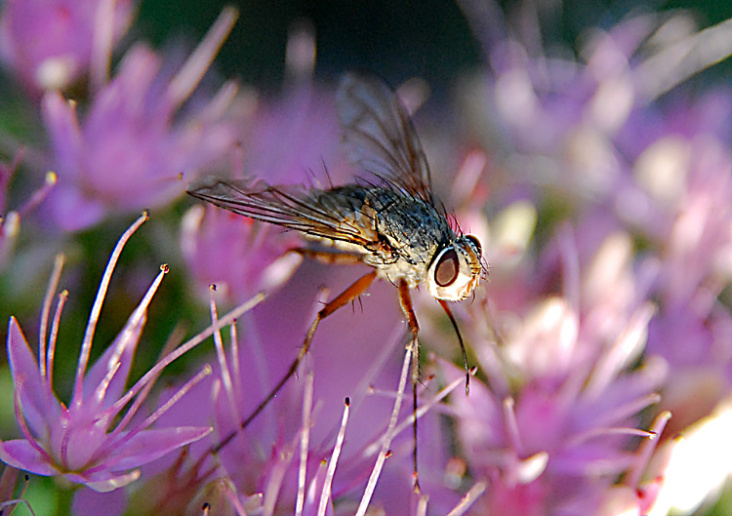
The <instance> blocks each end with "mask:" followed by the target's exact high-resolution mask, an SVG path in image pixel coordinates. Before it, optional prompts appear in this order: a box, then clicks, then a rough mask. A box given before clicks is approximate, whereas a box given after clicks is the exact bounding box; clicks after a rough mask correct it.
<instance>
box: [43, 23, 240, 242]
mask: <svg viewBox="0 0 732 516" xmlns="http://www.w3.org/2000/svg"><path fill="white" fill-rule="evenodd" d="M235 20H236V13H235V11H233V10H231V9H227V10H224V12H223V13H222V14H221V16H220V18H219V20H218V21H217V23H216V24H215V25H214V26H213V27H212V29H211V31H210V32H209V35H208V36H207V37H206V39H204V41H203V42H202V43H201V45H200V46H199V48H198V49H197V51H196V52H194V53H193V54H192V56H191V57H190V59H189V60H188V61H187V62H186V63H185V64H184V65H183V67H182V68H181V69H180V70H179V71H178V73H177V74H176V75H175V76H174V77H173V78H172V79H168V78H167V77H165V75H164V74H163V73H162V67H163V60H162V59H161V58H160V57H159V56H158V55H156V54H155V53H154V52H152V51H151V50H149V49H148V48H146V47H144V46H143V45H140V44H138V45H137V46H135V47H133V48H132V49H130V50H129V51H128V52H127V53H126V54H125V56H124V58H123V60H122V62H121V63H120V65H119V70H118V73H117V74H116V76H115V77H114V78H113V79H112V80H111V81H110V82H109V83H108V84H106V85H104V87H103V88H102V89H100V91H98V92H96V93H95V94H94V95H93V97H92V99H91V102H90V104H89V105H88V106H86V108H85V109H84V114H83V117H82V118H81V119H80V117H79V116H78V115H77V105H76V103H74V102H71V101H68V100H65V99H64V98H63V97H62V96H61V94H60V93H58V92H56V91H52V92H48V93H46V95H45V96H44V98H43V118H44V122H45V124H46V128H47V131H48V136H49V139H50V142H51V150H52V161H53V164H52V169H53V170H54V171H56V173H57V174H58V177H59V182H58V188H57V189H56V191H55V192H54V194H53V195H52V196H50V198H49V204H50V212H51V214H52V217H53V221H54V222H55V223H56V224H58V225H59V226H61V227H62V228H64V229H67V230H75V229H80V228H85V227H88V226H91V225H94V224H97V223H98V222H99V221H100V220H102V219H103V218H105V217H106V216H108V215H109V214H110V213H118V212H122V213H126V212H134V211H139V210H142V209H145V208H150V207H155V206H160V205H162V204H165V203H168V202H170V201H171V200H172V199H174V198H175V197H177V196H179V195H181V194H182V192H183V190H184V189H185V187H186V185H187V184H188V180H189V179H190V178H191V177H193V176H195V174H196V173H197V171H198V169H199V168H201V167H205V166H207V165H210V164H211V163H212V162H214V161H215V160H217V159H221V158H224V157H225V156H227V154H228V153H230V152H231V151H232V149H233V146H234V144H235V142H236V133H235V130H234V126H233V124H232V123H230V122H227V121H226V120H225V117H224V113H225V111H226V108H227V107H228V106H229V104H230V103H231V101H232V100H233V97H234V94H235V93H236V87H235V86H234V84H233V83H228V84H226V85H224V86H223V87H222V88H221V90H220V91H219V93H218V94H217V95H216V96H215V97H213V98H212V99H210V100H208V101H206V102H205V103H203V104H201V103H200V102H196V103H195V105H194V103H193V100H191V101H190V102H189V105H187V106H185V108H183V104H184V102H185V101H186V100H187V99H188V97H189V96H190V95H191V93H192V92H193V90H194V89H195V87H196V85H197V84H198V81H199V80H200V79H201V77H202V75H203V74H204V73H205V71H206V69H207V68H208V66H209V64H210V63H211V61H212V60H213V58H214V56H215V55H216V51H217V50H218V47H219V46H220V45H221V44H222V42H223V40H224V39H225V37H226V35H227V34H228V32H229V30H230V29H231V27H232V25H233V23H234V21H235ZM184 178H185V180H183V179H184Z"/></svg>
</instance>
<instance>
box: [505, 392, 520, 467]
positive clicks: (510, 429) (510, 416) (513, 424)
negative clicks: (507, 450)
mask: <svg viewBox="0 0 732 516" xmlns="http://www.w3.org/2000/svg"><path fill="white" fill-rule="evenodd" d="M514 403H515V402H514V399H513V398H510V397H509V398H505V399H504V400H503V419H504V421H505V423H506V433H507V434H508V438H509V439H510V440H511V445H512V446H513V449H514V450H516V453H517V454H518V455H519V456H522V455H523V454H524V445H523V443H522V442H521V435H520V434H519V425H518V421H517V420H516V412H515V411H514V409H513V407H514Z"/></svg>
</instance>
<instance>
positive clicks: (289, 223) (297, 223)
mask: <svg viewBox="0 0 732 516" xmlns="http://www.w3.org/2000/svg"><path fill="white" fill-rule="evenodd" d="M188 193H189V194H190V195H192V196H193V197H196V198H198V199H201V200H204V201H207V202H210V203H211V204H214V205H216V206H218V207H220V208H224V209H226V210H229V211H232V212H234V213H238V214H240V215H244V216H247V217H250V218H253V219H256V220H260V221H262V222H269V223H271V224H277V225H278V226H283V227H286V228H288V229H294V230H296V231H300V232H302V233H305V234H307V235H311V236H315V237H320V238H327V239H331V240H338V241H343V242H349V243H352V244H357V245H361V246H364V247H366V246H367V245H368V244H369V243H373V242H374V241H378V235H376V234H375V232H373V231H370V230H369V229H368V228H366V227H362V226H361V225H357V224H354V223H352V221H351V220H349V218H348V217H344V216H343V213H339V212H338V211H336V210H334V209H332V206H333V205H334V202H329V203H328V204H329V205H331V207H326V206H324V205H323V203H322V202H321V201H322V200H323V199H324V198H325V197H334V196H337V195H338V194H331V193H329V192H322V191H319V190H310V191H306V190H305V189H304V188H303V187H302V186H295V185H292V186H270V185H268V184H267V183H265V182H264V181H261V180H223V179H217V178H206V179H204V180H203V181H200V182H198V183H196V184H194V185H192V186H191V189H190V190H188ZM330 200H331V201H337V200H336V199H330ZM343 201H344V205H345V203H347V201H348V199H346V198H344V199H343ZM335 204H337V202H336V203H335Z"/></svg>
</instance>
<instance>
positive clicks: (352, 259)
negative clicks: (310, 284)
mask: <svg viewBox="0 0 732 516" xmlns="http://www.w3.org/2000/svg"><path fill="white" fill-rule="evenodd" d="M290 252H291V253H297V254H299V255H300V256H303V257H305V258H310V259H312V260H317V261H319V262H320V263H324V264H326V265H358V264H360V263H363V260H362V259H361V256H359V255H357V254H350V253H334V252H328V251H318V250H316V249H308V248H307V247H296V248H294V249H290Z"/></svg>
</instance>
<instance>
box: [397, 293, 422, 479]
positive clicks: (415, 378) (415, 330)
mask: <svg viewBox="0 0 732 516" xmlns="http://www.w3.org/2000/svg"><path fill="white" fill-rule="evenodd" d="M399 304H400V305H401V307H402V312H404V315H406V316H407V324H408V325H409V329H410V330H411V332H412V344H411V345H412V415H413V423H412V435H413V437H414V448H413V449H412V464H413V466H414V488H415V489H416V490H417V491H419V476H418V475H417V384H418V383H419V341H418V340H417V338H418V336H419V323H417V316H416V315H415V314H414V307H412V297H411V296H410V295H409V285H407V282H406V281H404V280H400V281H399Z"/></svg>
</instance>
